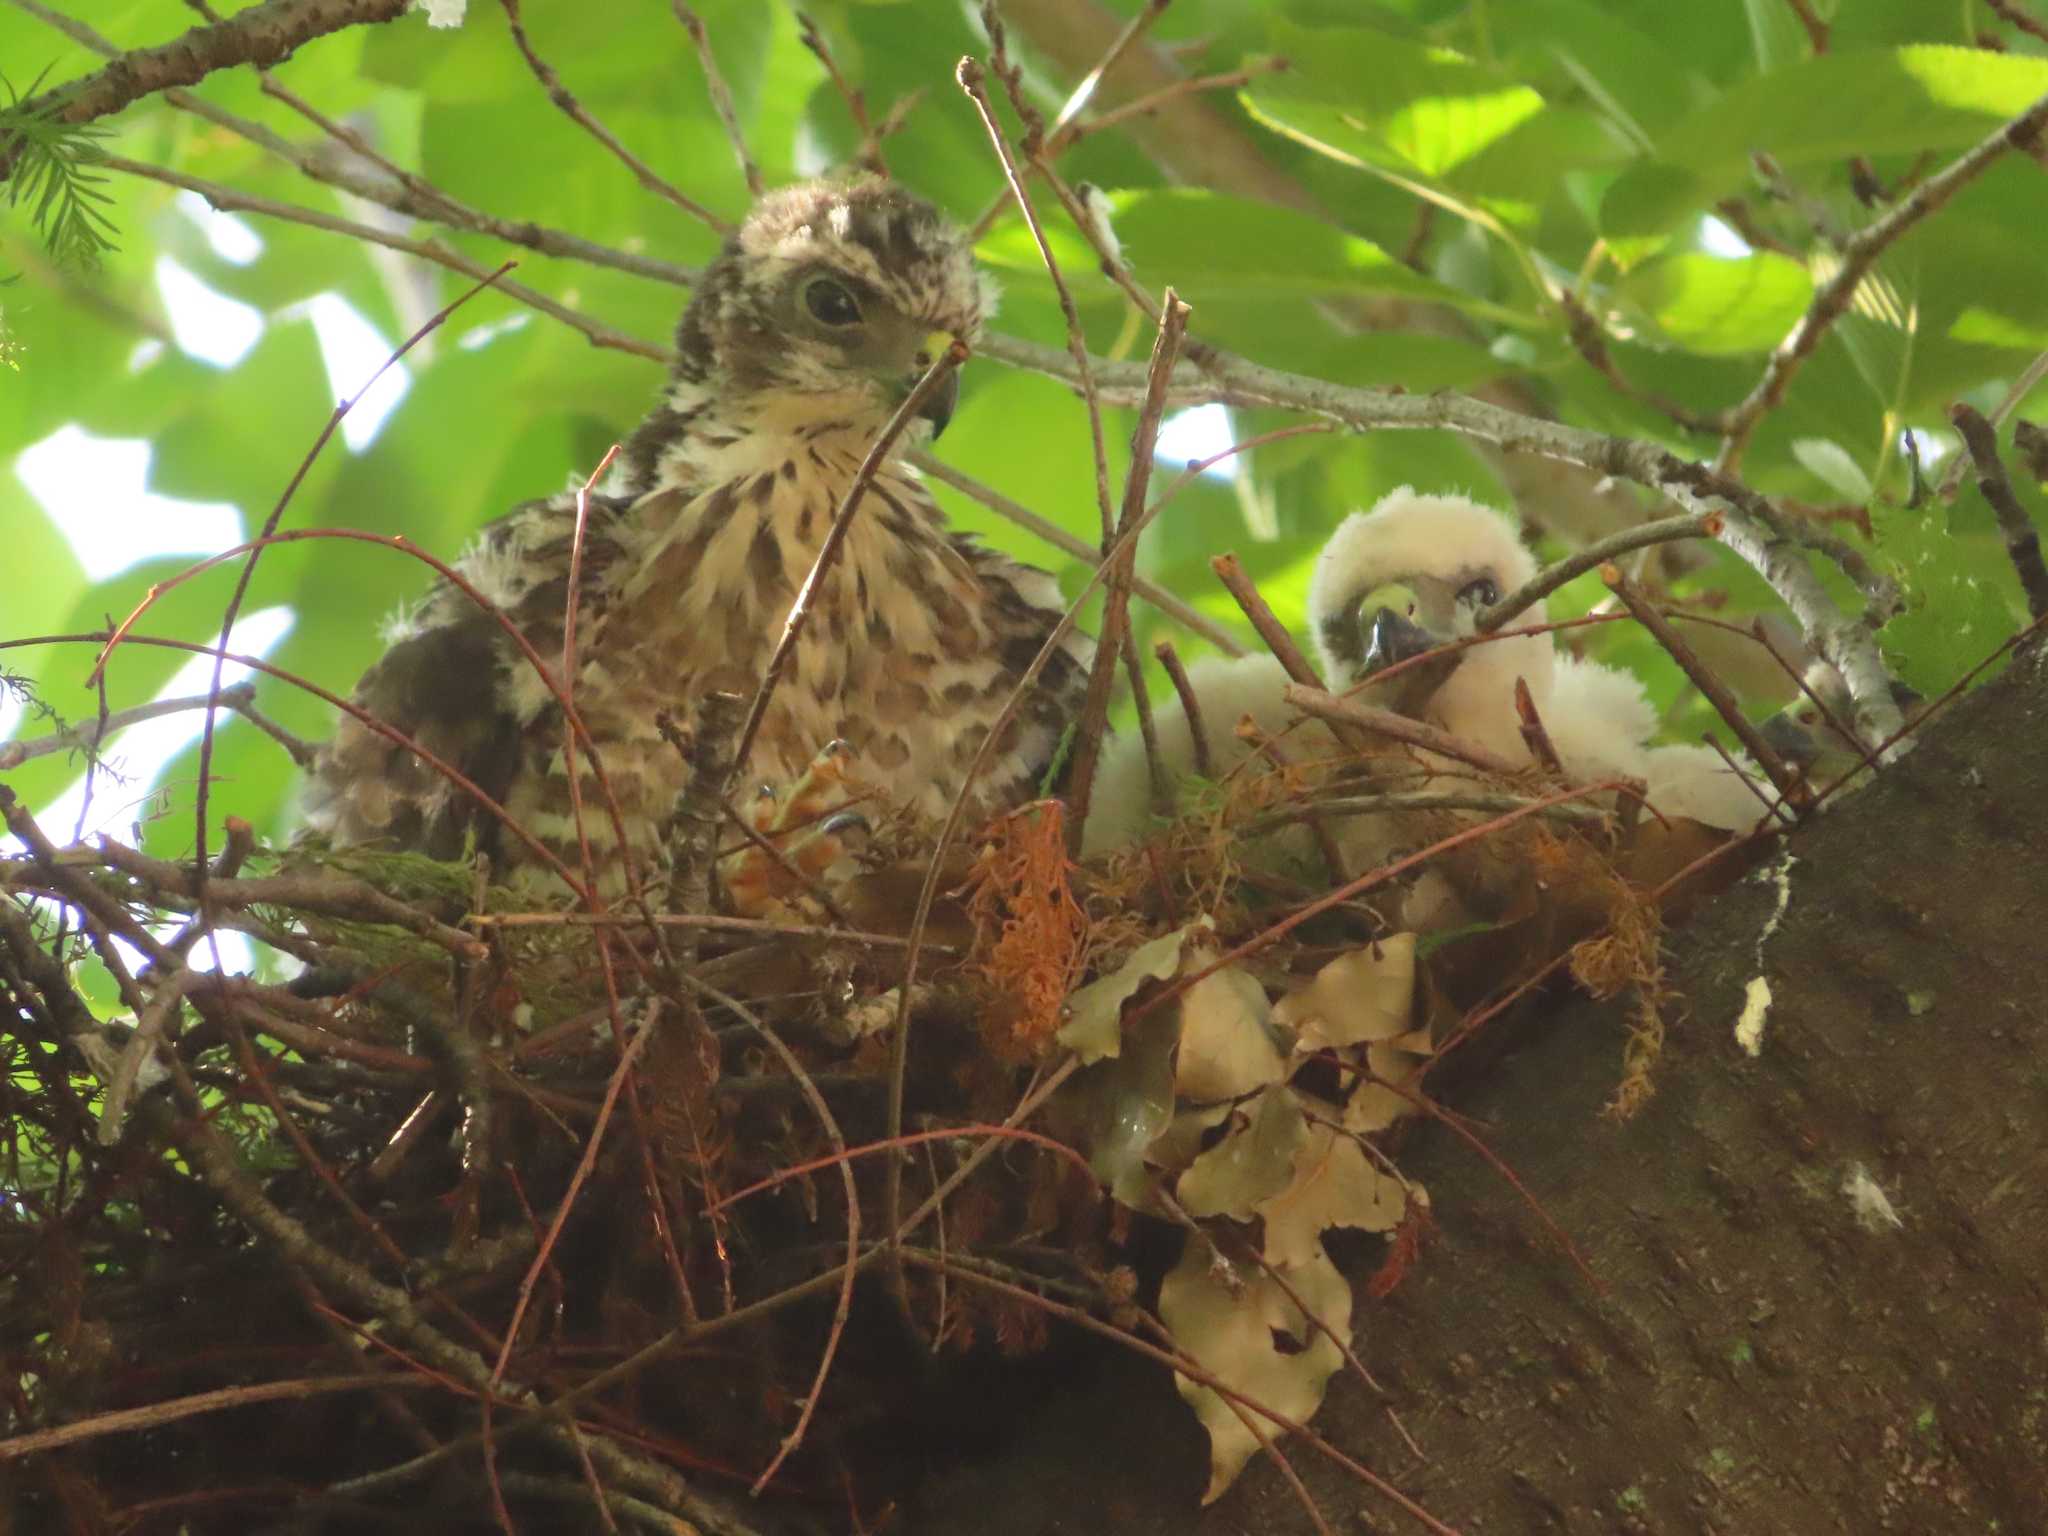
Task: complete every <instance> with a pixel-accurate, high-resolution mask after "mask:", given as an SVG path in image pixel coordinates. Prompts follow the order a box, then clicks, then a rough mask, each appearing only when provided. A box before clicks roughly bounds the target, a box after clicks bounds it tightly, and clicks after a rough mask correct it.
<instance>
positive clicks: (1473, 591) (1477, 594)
mask: <svg viewBox="0 0 2048 1536" xmlns="http://www.w3.org/2000/svg"><path fill="white" fill-rule="evenodd" d="M1458 601H1459V602H1461V603H1473V604H1476V605H1477V606H1478V607H1481V608H1491V607H1492V606H1493V605H1494V604H1495V603H1497V602H1499V601H1500V588H1499V587H1497V586H1495V585H1494V584H1493V578H1492V577H1491V576H1482V577H1480V578H1479V579H1478V580H1477V581H1471V582H1467V583H1466V584H1465V585H1464V586H1462V587H1460V588H1459V589H1458Z"/></svg>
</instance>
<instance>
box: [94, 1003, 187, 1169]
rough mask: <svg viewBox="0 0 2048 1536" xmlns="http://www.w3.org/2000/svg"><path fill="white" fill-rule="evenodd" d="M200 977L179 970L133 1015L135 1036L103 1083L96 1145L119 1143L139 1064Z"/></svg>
mask: <svg viewBox="0 0 2048 1536" xmlns="http://www.w3.org/2000/svg"><path fill="white" fill-rule="evenodd" d="M199 977H200V973H199V972H196V971H190V970H180V971H178V972H176V973H174V974H172V975H171V976H168V977H166V978H164V979H163V980H161V981H159V982H158V983H157V989H156V996H155V997H153V998H151V999H150V1000H149V1006H148V1007H147V1008H145V1009H143V1010H142V1012H141V1013H140V1014H139V1015H137V1017H136V1020H135V1033H134V1034H132V1035H130V1036H129V1037H128V1043H127V1044H126V1045H125V1046H123V1047H122V1048H121V1058H120V1060H119V1061H118V1062H117V1063H116V1064H115V1066H114V1075H113V1077H112V1078H111V1079H110V1080H109V1081H108V1083H107V1093H106V1097H105V1099H104V1100H102V1101H101V1105H100V1130H99V1137H100V1145H101V1146H103V1147H111V1146H114V1145H116V1144H117V1143H118V1142H119V1141H120V1140H121V1131H122V1128H123V1126H124V1125H125V1123H126V1121H127V1119H128V1100H129V1098H130V1097H131V1096H132V1095H133V1094H134V1092H135V1083H136V1080H137V1079H138V1078H139V1077H140V1076H141V1074H142V1064H143V1063H144V1062H145V1061H147V1060H148V1059H149V1058H150V1056H151V1055H153V1054H154V1053H155V1051H156V1047H157V1042H158V1041H159V1040H160V1039H162V1038H163V1033H164V1029H165V1026H166V1025H168V1024H169V1023H170V1020H171V1017H172V1016H173V1015H174V1014H176V1013H177V1011H178V1009H179V1006H180V1005H181V1004H182V1003H183V1002H184V1001H185V994H186V993H187V992H189V991H191V990H192V987H193V985H194V983H195V982H197V981H198V980H199Z"/></svg>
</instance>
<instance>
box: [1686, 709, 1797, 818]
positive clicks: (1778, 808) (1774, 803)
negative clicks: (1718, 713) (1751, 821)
mask: <svg viewBox="0 0 2048 1536" xmlns="http://www.w3.org/2000/svg"><path fill="white" fill-rule="evenodd" d="M1700 740H1701V741H1703V742H1705V743H1706V744H1707V745H1708V746H1709V747H1711V748H1713V750H1714V755H1715V756H1716V757H1718V758H1720V759H1721V761H1722V762H1724V763H1726V764H1727V765H1728V771H1729V772H1730V773H1732V774H1734V775H1735V777H1736V778H1738V779H1740V780H1741V781H1742V787H1743V788H1744V789H1746V790H1748V791H1749V792H1750V793H1751V794H1752V795H1755V796H1756V803H1757V804H1758V805H1760V806H1762V807H1763V808H1764V817H1765V819H1767V820H1769V821H1771V822H1772V823H1774V824H1783V825H1785V826H1788V827H1792V826H1797V825H1798V824H1799V818H1798V817H1796V816H1794V815H1793V814H1792V812H1791V811H1790V810H1789V809H1788V808H1787V807H1786V805H1785V802H1784V801H1783V800H1782V799H1780V800H1773V799H1772V798H1771V797H1770V796H1769V795H1767V794H1765V793H1764V792H1763V791H1762V790H1761V789H1758V788H1757V785H1756V780H1755V779H1753V778H1751V777H1750V776H1749V775H1748V774H1747V773H1745V772H1743V770H1742V764H1740V763H1738V762H1736V761H1735V754H1734V753H1732V752H1730V751H1729V750H1728V749H1727V748H1726V747H1724V746H1722V745H1721V740H1720V738H1719V737H1718V736H1716V735H1715V734H1714V733H1713V732H1712V731H1708V732H1706V733H1704V734H1703V735H1702V736H1701V737H1700ZM1801 782H1802V783H1803V782H1805V781H1804V780H1801Z"/></svg>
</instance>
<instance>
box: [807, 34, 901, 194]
mask: <svg viewBox="0 0 2048 1536" xmlns="http://www.w3.org/2000/svg"><path fill="white" fill-rule="evenodd" d="M796 28H797V31H796V35H797V40H798V41H799V42H801V43H802V44H803V45H804V46H805V47H806V48H808V49H810V51H811V52H812V54H814V55H815V56H816V58H817V60H818V62H819V63H820V64H822V65H824V66H825V74H826V76H827V78H829V79H830V80H831V82H832V88H833V89H834V90H836V91H838V92H839V99H840V100H841V101H843V102H845V103H846V112H847V115H848V116H849V117H851V118H852V119H853V126H854V127H856V128H858V129H859V130H860V152H859V153H858V154H857V155H856V156H855V157H854V158H855V159H856V160H858V161H859V163H860V164H861V165H862V166H863V167H865V168H866V169H867V170H870V171H873V172H874V173H875V174H876V175H877V176H886V175H888V174H889V167H888V165H887V164H886V163H885V162H884V161H883V159H882V139H883V138H884V137H885V136H886V132H885V133H877V132H876V131H875V125H874V123H873V122H872V121H870V120H869V117H868V98H867V93H866V92H865V91H863V90H861V89H860V87H858V86H856V85H855V84H854V83H853V82H852V81H850V80H848V79H847V78H846V75H845V73H844V72H843V71H842V70H841V69H840V68H839V61H838V60H837V59H835V58H833V57H832V50H831V48H830V47H828V46H827V45H826V42H825V35H824V34H823V33H822V32H820V31H819V30H818V24H817V23H816V22H815V21H813V20H812V19H811V18H810V17H809V16H807V15H805V14H804V13H803V12H802V11H798V12H797V15H796Z"/></svg>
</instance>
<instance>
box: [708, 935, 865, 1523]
mask: <svg viewBox="0 0 2048 1536" xmlns="http://www.w3.org/2000/svg"><path fill="white" fill-rule="evenodd" d="M683 980H684V982H685V983H686V984H687V985H688V986H689V987H690V989H691V990H692V991H694V992H695V993H697V994H698V996H700V997H702V998H704V999H706V1000H707V1001H710V1002H713V1003H716V1004H718V1005H719V1006H720V1007H721V1008H724V1009H727V1010H728V1011H730V1012H731V1013H732V1014H733V1016H734V1017H735V1018H738V1019H739V1020H741V1021H742V1022H743V1023H745V1024H747V1025H749V1026H751V1027H752V1029H753V1031H754V1033H756V1034H757V1035H759V1036H760V1037H761V1038H762V1039H763V1040H765V1041H766V1042H767V1043H768V1048H769V1049H770V1050H772V1051H774V1052H775V1054H776V1056H777V1058H778V1059H779V1060H780V1061H781V1062H782V1065H783V1069H784V1070H785V1071H787V1072H788V1073H789V1075H790V1076H791V1077H793V1078H795V1079H796V1080H797V1083H798V1085H799V1086H800V1087H801V1088H802V1090H803V1095H804V1098H805V1100H806V1101H807V1102H808V1103H809V1104H810V1107H811V1113H812V1114H814V1115H816V1116H817V1117H818V1125H819V1128H820V1129H822V1130H823V1131H824V1133H825V1140H826V1141H827V1142H828V1143H830V1145H831V1147H832V1154H833V1159H834V1161H835V1162H837V1163H838V1165H839V1178H840V1182H841V1185H842V1186H843V1188H844V1189H845V1192H846V1263H845V1265H844V1266H843V1267H842V1271H841V1280H840V1285H839V1300H838V1304H837V1306H836V1307H835V1308H834V1309H833V1313H832V1331H831V1333H830V1334H829V1335H828V1336H827V1337H826V1340H825V1348H824V1350H823V1351H822V1352H821V1354H820V1357H819V1360H818V1370H817V1374H816V1376H815V1377H814V1378H813V1379H812V1381H811V1390H810V1391H809V1392H808V1393H807V1394H805V1396H804V1400H803V1408H802V1410H801V1411H800V1412H799V1413H798V1414H797V1420H796V1425H795V1427H794V1428H792V1429H791V1430H790V1432H789V1433H788V1434H787V1435H786V1436H784V1437H783V1441H782V1444H781V1445H780V1446H778V1447H777V1448H776V1451H775V1455H774V1457H773V1458H772V1459H771V1460H770V1461H769V1463H768V1465H767V1466H766V1467H765V1468H763V1469H762V1472H761V1475H760V1476H759V1477H757V1478H755V1479H754V1484H753V1489H752V1491H753V1493H754V1494H755V1495H756V1496H758V1495H759V1494H760V1492H761V1490H762V1489H763V1488H765V1487H767V1486H768V1484H769V1482H770V1481H771V1480H773V1478H774V1476H775V1474H776V1472H777V1471H779V1470H780V1469H781V1467H782V1463H783V1462H784V1461H786V1460H787V1459H788V1458H789V1455H790V1453H791V1452H792V1451H794V1450H795V1449H796V1448H797V1447H798V1446H799V1445H801V1444H803V1439H804V1433H805V1431H806V1430H808V1429H809V1428H810V1423H811V1416H812V1415H813V1414H814V1413H816V1412H817V1408H818V1399H819V1398H820V1397H821V1396H823V1395H824V1391H825V1378H826V1377H827V1376H829V1375H830V1374H831V1372H832V1360H833V1357H834V1355H835V1354H837V1352H838V1349H839V1341H840V1339H841V1338H842V1337H843V1336H844V1334H845V1332H846V1319H847V1317H848V1315H849V1313H850V1312H851V1310H852V1307H853V1281H854V1277H855V1276H856V1275H857V1274H859V1273H860V1191H859V1189H858V1187H857V1186H856V1185H855V1183H854V1179H853V1161H852V1159H851V1158H850V1157H849V1156H848V1155H847V1150H846V1137H845V1136H844V1135H843V1134H841V1132H840V1129H839V1121H838V1119H837V1118H836V1117H835V1116H834V1115H833V1113H832V1106H831V1105H829V1104H827V1103H826V1102H825V1096H824V1094H822V1093H820V1092H819V1091H818V1086H817V1084H816V1083H814V1082H812V1081H811V1075H810V1073H809V1072H808V1071H806V1070H805V1068H804V1064H803V1062H802V1061H800V1060H799V1059H798V1058H797V1054H796V1052H794V1051H792V1050H791V1049H790V1048H789V1047H788V1045H786V1044H785V1043H784V1042H783V1039H782V1037H781V1036H780V1035H779V1034H777V1033H776V1032H775V1030H774V1029H773V1028H771V1027H770V1026H769V1024H768V1022H767V1021H766V1020H765V1019H763V1018H762V1017H761V1016H760V1015H759V1014H757V1013H755V1012H754V1011H753V1010H752V1009H750V1008H748V1007H747V1005H746V1004H744V1003H742V1002H741V1001H740V1000H739V999H738V998H736V997H732V996H729V995H728V994H726V993H724V992H721V991H719V990H718V988H716V987H714V986H712V985H711V984H710V983H709V982H705V981H700V980H698V979H697V978H696V977H695V976H689V975H686V976H684V978H683ZM894 1161H895V1160H894V1159H891V1162H892V1164H893V1162H894Z"/></svg>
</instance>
